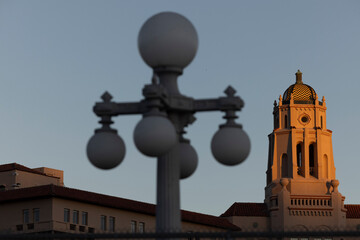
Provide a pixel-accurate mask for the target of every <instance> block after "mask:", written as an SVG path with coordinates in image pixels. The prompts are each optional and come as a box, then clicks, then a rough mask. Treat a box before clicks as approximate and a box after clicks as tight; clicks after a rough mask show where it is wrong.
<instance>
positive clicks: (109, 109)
mask: <svg viewBox="0 0 360 240" xmlns="http://www.w3.org/2000/svg"><path fill="white" fill-rule="evenodd" d="M138 47H139V51H140V55H141V57H142V58H143V60H144V61H145V63H146V64H147V65H149V66H150V67H151V68H152V69H153V77H152V81H151V83H150V84H147V85H145V86H144V88H143V96H144V99H143V100H141V101H140V102H127V103H116V102H113V101H112V96H111V95H110V94H109V93H108V92H105V93H104V94H103V95H102V97H101V98H102V100H103V101H102V102H97V103H96V104H95V106H94V108H93V110H94V113H95V114H96V115H97V116H98V117H100V119H101V120H100V121H99V123H100V124H101V128H99V129H96V130H95V134H94V135H93V136H92V137H91V139H90V140H89V142H88V145H87V156H88V158H89V160H90V162H91V163H92V164H93V165H95V166H96V167H98V168H101V169H111V168H114V167H116V166H117V165H118V164H120V163H121V161H122V160H123V158H124V156H125V145H124V142H123V140H122V139H121V138H120V137H119V136H118V134H117V131H116V130H115V129H112V128H111V127H110V125H111V124H112V123H113V122H112V120H111V118H112V117H115V116H118V115H125V114H142V115H143V118H142V120H141V121H140V122H139V123H138V124H137V126H136V127H135V130H134V135H133V137H134V142H135V145H136V147H137V149H138V150H139V151H140V152H141V153H143V154H144V155H147V156H151V157H157V195H156V197H157V200H156V203H157V204H156V231H157V232H170V231H181V216H180V179H184V178H187V177H189V176H190V175H191V174H192V173H193V172H194V171H195V169H196V167H197V163H198V157H197V154H196V151H195V149H194V148H193V147H192V146H191V145H190V141H189V140H188V139H185V138H184V137H183V134H184V133H185V131H184V128H185V127H187V126H188V125H189V124H192V123H193V122H194V121H195V117H194V114H195V113H196V112H204V111H223V112H224V113H225V116H224V119H226V122H225V123H224V124H222V125H220V127H219V130H218V131H217V132H216V133H215V135H214V136H213V139H212V141H211V151H212V153H213V155H214V157H215V159H216V160H217V161H219V162H220V163H222V164H225V165H229V166H232V165H236V164H239V163H241V162H242V161H244V160H245V159H246V157H247V156H248V154H249V151H250V140H249V138H248V136H247V134H246V133H245V132H244V131H243V130H242V126H241V125H240V124H237V123H236V122H235V119H236V118H237V116H236V114H235V112H236V111H240V110H241V108H242V107H243V106H244V102H243V101H242V100H241V98H240V97H238V96H235V92H236V91H235V90H234V89H233V88H232V87H230V86H229V87H228V88H227V89H226V90H225V94H226V96H224V97H219V98H214V99H194V98H191V97H186V96H184V95H182V94H181V93H180V91H179V89H178V85H177V79H178V77H179V76H180V75H181V74H182V72H183V69H184V68H185V67H186V66H187V65H188V64H189V63H190V62H191V61H192V60H193V58H194V57H195V54H196V50H197V47H198V38H197V33H196V30H195V28H194V26H193V25H192V24H191V22H190V21H189V20H187V19H186V18H185V17H183V16H181V15H179V14H177V13H172V12H163V13H159V14H157V15H154V16H153V17H151V18H149V19H148V20H147V21H146V22H145V23H144V25H143V26H142V28H141V30H140V33H139V37H138Z"/></svg>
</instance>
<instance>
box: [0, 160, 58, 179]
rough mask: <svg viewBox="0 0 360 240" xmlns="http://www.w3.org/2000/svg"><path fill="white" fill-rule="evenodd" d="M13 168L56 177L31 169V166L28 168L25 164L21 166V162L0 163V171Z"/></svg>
mask: <svg viewBox="0 0 360 240" xmlns="http://www.w3.org/2000/svg"><path fill="white" fill-rule="evenodd" d="M13 170H19V171H24V172H29V173H35V174H39V175H44V176H48V177H54V178H58V177H55V176H49V175H47V174H45V173H42V172H40V171H37V170H34V169H31V168H28V167H25V166H23V165H21V164H17V163H8V164H3V165H0V172H8V171H13Z"/></svg>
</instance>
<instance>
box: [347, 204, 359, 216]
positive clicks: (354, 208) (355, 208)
mask: <svg viewBox="0 0 360 240" xmlns="http://www.w3.org/2000/svg"><path fill="white" fill-rule="evenodd" d="M344 207H345V208H346V209H347V211H346V218H360V204H345V205H344Z"/></svg>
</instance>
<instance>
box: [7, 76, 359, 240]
mask: <svg viewBox="0 0 360 240" xmlns="http://www.w3.org/2000/svg"><path fill="white" fill-rule="evenodd" d="M326 110H327V106H326V102H325V98H324V97H322V99H321V101H319V98H318V95H317V94H316V92H315V90H314V89H313V88H312V87H310V86H308V85H306V84H304V83H303V81H302V73H301V72H300V71H298V72H297V73H296V83H295V84H292V85H291V86H290V87H288V88H287V89H286V90H285V92H284V94H283V96H281V95H280V97H279V101H278V102H276V101H275V103H274V108H273V115H274V120H273V121H274V129H273V131H272V133H271V134H269V136H268V137H269V157H268V167H267V171H266V176H267V182H266V187H265V200H264V203H239V202H235V203H234V204H233V205H232V206H231V207H230V208H229V209H228V210H226V211H225V212H224V213H223V214H222V215H221V216H220V217H216V216H210V215H206V214H200V213H195V212H189V211H182V226H183V231H259V230H261V231H313V230H315V231H318V230H323V231H334V230H339V229H340V230H358V229H360V205H346V204H344V201H345V197H344V196H343V195H342V194H341V193H340V192H339V189H338V186H339V181H338V180H337V179H336V169H335V164H334V157H333V149H332V131H331V130H329V129H327V126H326ZM0 190H1V191H0V212H1V215H0V231H1V232H19V233H24V232H25V233H31V232H71V233H78V232H90V233H92V232H114V231H116V232H145V231H147V232H149V231H150V232H153V231H154V229H155V206H154V205H153V204H148V203H143V202H137V201H133V200H129V199H123V198H117V197H112V196H106V195H102V194H97V193H91V192H86V191H81V190H77V189H71V188H67V187H64V184H63V172H62V171H60V170H55V169H50V168H37V169H30V168H27V167H25V166H22V165H19V164H16V163H12V164H6V165H0ZM296 239H297V238H292V240H296ZM301 239H306V238H301ZM317 239H329V238H317Z"/></svg>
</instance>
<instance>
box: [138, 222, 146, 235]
mask: <svg viewBox="0 0 360 240" xmlns="http://www.w3.org/2000/svg"><path fill="white" fill-rule="evenodd" d="M144 232H145V223H144V222H139V233H144Z"/></svg>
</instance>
